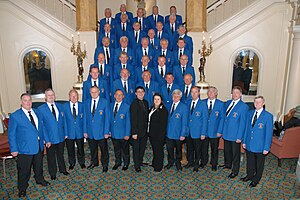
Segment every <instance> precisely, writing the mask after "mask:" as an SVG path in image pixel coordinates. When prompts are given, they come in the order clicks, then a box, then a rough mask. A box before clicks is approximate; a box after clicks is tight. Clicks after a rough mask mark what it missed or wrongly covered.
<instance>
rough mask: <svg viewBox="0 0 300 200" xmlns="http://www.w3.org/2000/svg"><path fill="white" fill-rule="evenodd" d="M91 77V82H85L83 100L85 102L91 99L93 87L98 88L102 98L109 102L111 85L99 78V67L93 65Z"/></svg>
mask: <svg viewBox="0 0 300 200" xmlns="http://www.w3.org/2000/svg"><path fill="white" fill-rule="evenodd" d="M90 75H91V79H90V80H89V79H87V80H86V81H84V82H83V89H82V100H83V101H85V100H87V99H90V98H91V94H90V92H89V91H90V88H91V87H92V86H97V87H98V88H99V90H100V93H101V97H102V98H106V99H107V100H109V99H110V96H109V92H110V88H109V85H108V84H107V81H106V80H105V79H101V78H100V77H99V68H98V65H93V66H92V67H91V68H90Z"/></svg>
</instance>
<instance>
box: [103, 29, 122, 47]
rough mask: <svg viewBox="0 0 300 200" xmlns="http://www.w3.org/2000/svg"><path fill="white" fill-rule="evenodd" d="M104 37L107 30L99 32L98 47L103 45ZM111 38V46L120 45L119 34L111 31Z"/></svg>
mask: <svg viewBox="0 0 300 200" xmlns="http://www.w3.org/2000/svg"><path fill="white" fill-rule="evenodd" d="M104 37H106V35H105V32H104V33H100V34H99V38H98V41H97V47H102V46H103V44H102V39H103V38H104ZM109 39H110V45H109V46H110V47H112V48H114V49H115V48H117V47H118V46H119V43H120V42H119V40H117V36H116V34H115V33H114V32H112V31H110V37H109Z"/></svg>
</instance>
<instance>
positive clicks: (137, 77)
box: [135, 62, 154, 83]
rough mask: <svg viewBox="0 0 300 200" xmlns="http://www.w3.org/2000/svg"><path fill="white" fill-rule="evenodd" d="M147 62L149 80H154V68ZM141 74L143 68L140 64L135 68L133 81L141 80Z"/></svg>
mask: <svg viewBox="0 0 300 200" xmlns="http://www.w3.org/2000/svg"><path fill="white" fill-rule="evenodd" d="M149 64H150V62H149ZM149 64H148V67H147V70H148V71H149V72H150V73H151V80H154V70H153V68H152V66H150V65H149ZM142 75H143V68H142V66H141V65H140V66H138V67H137V68H135V82H136V83H139V82H142V81H143V78H142Z"/></svg>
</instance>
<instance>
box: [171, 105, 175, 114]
mask: <svg viewBox="0 0 300 200" xmlns="http://www.w3.org/2000/svg"><path fill="white" fill-rule="evenodd" d="M174 110H175V103H173V105H172V109H171V116H172V115H173V112H174Z"/></svg>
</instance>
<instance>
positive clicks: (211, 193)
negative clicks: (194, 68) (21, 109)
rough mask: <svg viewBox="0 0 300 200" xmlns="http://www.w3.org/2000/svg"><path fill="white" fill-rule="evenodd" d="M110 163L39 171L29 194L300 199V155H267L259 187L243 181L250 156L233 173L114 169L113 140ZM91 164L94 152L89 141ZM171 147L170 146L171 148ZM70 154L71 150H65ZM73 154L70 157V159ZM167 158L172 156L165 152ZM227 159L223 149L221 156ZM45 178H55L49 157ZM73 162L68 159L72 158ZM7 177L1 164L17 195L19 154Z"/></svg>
mask: <svg viewBox="0 0 300 200" xmlns="http://www.w3.org/2000/svg"><path fill="white" fill-rule="evenodd" d="M109 144H110V145H109V147H110V169H109V171H108V173H105V174H104V173H102V167H97V168H94V169H93V170H87V169H84V170H82V169H80V167H79V165H78V164H77V165H76V167H75V169H74V170H72V171H70V175H69V176H63V175H61V174H58V178H57V180H56V181H50V182H51V185H50V186H48V187H42V186H39V185H36V184H35V180H34V178H33V176H31V179H30V181H29V187H28V189H27V198H28V199H297V198H300V184H299V182H297V179H296V175H295V170H296V159H286V160H284V161H283V163H282V167H281V168H279V167H277V159H276V158H275V157H274V156H273V155H272V154H270V155H268V156H267V158H266V164H265V171H264V174H263V178H262V180H261V182H260V184H258V186H257V187H256V188H253V189H250V188H249V187H248V185H247V184H246V183H243V182H241V181H239V178H241V177H243V176H245V173H246V170H245V165H246V159H245V157H244V159H243V161H242V163H241V170H240V174H239V176H238V178H235V179H233V180H230V179H229V178H227V176H228V175H229V173H230V171H228V170H223V169H219V170H218V171H217V172H212V171H211V167H210V166H206V167H205V168H204V169H202V170H200V171H199V172H193V171H192V169H183V171H182V172H177V171H176V169H175V167H173V168H171V169H169V170H167V171H166V170H163V171H162V172H161V173H156V172H154V171H153V169H152V168H151V167H150V166H146V167H143V168H142V173H135V171H134V169H133V166H132V165H131V166H130V167H129V169H128V170H127V171H125V172H124V171H122V170H121V169H120V168H119V170H117V171H113V170H111V168H112V166H113V165H114V154H113V149H112V145H111V142H109ZM85 150H86V160H87V162H86V164H87V165H88V164H89V159H90V154H89V149H88V145H87V144H86V145H85ZM165 153H166V152H165ZM65 158H67V156H66V151H65ZM151 159H152V155H151V148H150V146H149V145H148V148H147V150H146V154H145V159H144V161H147V162H151ZM66 160H67V159H66ZM165 162H166V158H165ZM219 163H223V151H220V161H219ZM44 166H45V167H44V174H45V179H46V180H48V181H49V180H50V176H49V174H48V171H47V167H46V158H44ZM67 166H68V164H67ZM6 167H7V177H6V179H4V178H3V176H2V175H3V166H2V164H0V168H1V171H0V172H1V181H0V187H1V190H0V199H17V175H16V166H15V161H14V160H13V159H10V160H7V161H6Z"/></svg>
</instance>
